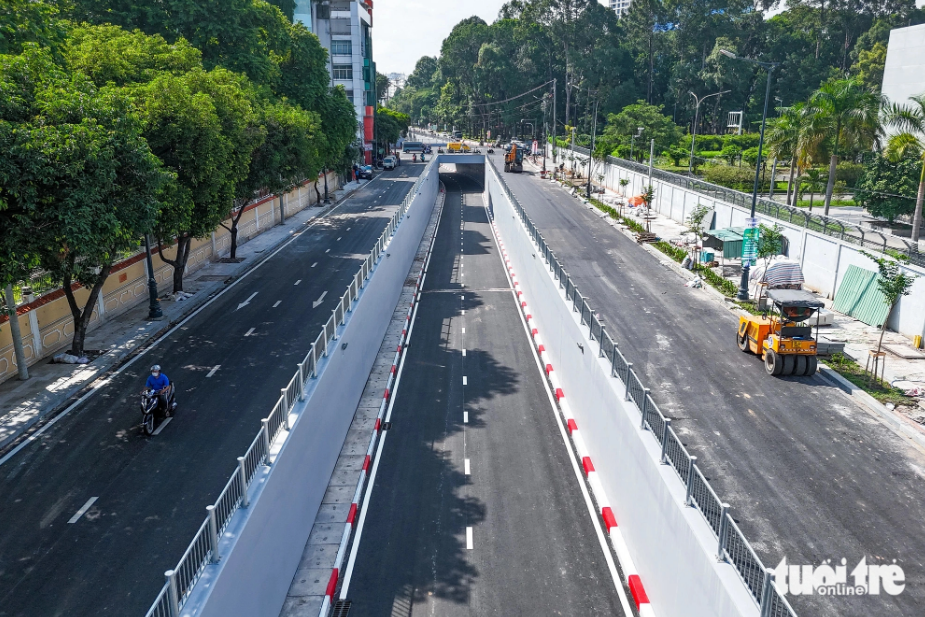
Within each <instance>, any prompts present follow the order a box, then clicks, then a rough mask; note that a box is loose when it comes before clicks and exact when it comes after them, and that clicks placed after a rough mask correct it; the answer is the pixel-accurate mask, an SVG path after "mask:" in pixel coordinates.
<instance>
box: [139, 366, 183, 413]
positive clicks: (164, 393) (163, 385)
mask: <svg viewBox="0 0 925 617" xmlns="http://www.w3.org/2000/svg"><path fill="white" fill-rule="evenodd" d="M145 390H154V391H155V392H156V393H157V398H158V401H159V403H160V404H161V405H163V407H164V409H169V410H171V411H172V410H173V408H174V407H176V406H177V403H176V402H175V401H173V402H171V403H170V406H168V396H169V395H170V394H171V390H172V388H171V386H170V379H168V378H167V375H165V374H163V373H162V372H161V365H160V364H155V365H154V366H152V367H151V374H150V375H148V380H147V381H146V382H145ZM169 398H170V399H173V397H172V396H170V397H169Z"/></svg>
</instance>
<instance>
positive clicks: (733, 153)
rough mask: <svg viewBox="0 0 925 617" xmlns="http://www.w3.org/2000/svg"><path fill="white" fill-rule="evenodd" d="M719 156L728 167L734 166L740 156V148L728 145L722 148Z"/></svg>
mask: <svg viewBox="0 0 925 617" xmlns="http://www.w3.org/2000/svg"><path fill="white" fill-rule="evenodd" d="M719 155H720V156H721V157H722V158H724V159H725V160H726V162H727V163H729V164H730V165H735V163H736V161H737V160H739V158H741V156H742V148H740V147H739V146H737V145H735V144H729V145H728V146H723V149H722V150H720V153H719Z"/></svg>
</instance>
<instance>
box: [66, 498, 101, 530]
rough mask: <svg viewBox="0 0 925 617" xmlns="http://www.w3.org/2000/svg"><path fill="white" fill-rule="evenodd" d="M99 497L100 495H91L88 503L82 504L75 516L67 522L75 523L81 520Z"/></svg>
mask: <svg viewBox="0 0 925 617" xmlns="http://www.w3.org/2000/svg"><path fill="white" fill-rule="evenodd" d="M97 499H99V497H91V498H90V499H88V500H87V503H85V504H84V505H82V506H81V507H80V510H78V511H77V512H76V513H75V514H74V516H72V517H71V520H69V521H68V522H67V523H68V525H73V524H74V523H76V522H77V521H79V520H80V517H81V516H83V515H84V514H86V513H87V510H89V509H90V506H92V505H93V502H95V501H96V500H97Z"/></svg>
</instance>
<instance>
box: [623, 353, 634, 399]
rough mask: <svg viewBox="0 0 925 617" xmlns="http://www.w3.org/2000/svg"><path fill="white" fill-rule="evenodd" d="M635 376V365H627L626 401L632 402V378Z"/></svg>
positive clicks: (629, 363) (630, 363) (628, 363)
mask: <svg viewBox="0 0 925 617" xmlns="http://www.w3.org/2000/svg"><path fill="white" fill-rule="evenodd" d="M632 375H633V363H632V362H627V363H626V379H624V380H623V383H624V384H626V400H630V377H631V376H632Z"/></svg>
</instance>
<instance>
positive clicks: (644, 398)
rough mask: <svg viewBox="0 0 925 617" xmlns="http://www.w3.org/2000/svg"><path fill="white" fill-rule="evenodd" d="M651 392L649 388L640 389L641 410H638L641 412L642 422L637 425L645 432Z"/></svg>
mask: <svg viewBox="0 0 925 617" xmlns="http://www.w3.org/2000/svg"><path fill="white" fill-rule="evenodd" d="M651 391H652V390H650V389H649V388H643V389H642V409H641V410H640V411H641V412H642V420H640V424H639V428H641V429H642V430H646V422H647V421H648V419H649V392H651Z"/></svg>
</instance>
